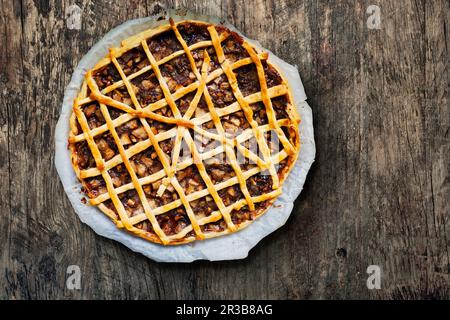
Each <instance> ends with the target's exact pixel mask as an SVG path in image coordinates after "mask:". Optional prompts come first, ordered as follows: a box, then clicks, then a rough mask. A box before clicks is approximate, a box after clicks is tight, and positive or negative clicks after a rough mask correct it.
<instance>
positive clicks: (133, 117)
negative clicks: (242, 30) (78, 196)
mask: <svg viewBox="0 0 450 320" xmlns="http://www.w3.org/2000/svg"><path fill="white" fill-rule="evenodd" d="M268 58H269V57H268V54H267V53H266V52H261V51H260V50H258V49H256V48H255V47H254V46H252V45H251V44H250V43H248V42H247V41H246V40H244V39H243V38H242V37H241V36H240V35H238V34H237V33H235V32H233V31H230V30H229V29H227V28H225V27H223V26H218V25H213V24H210V23H205V22H201V21H181V22H177V23H175V22H174V21H173V20H172V19H170V24H167V25H163V26H160V27H157V28H155V29H151V30H147V31H144V32H142V33H140V34H138V35H135V36H133V37H131V38H128V39H126V40H124V41H122V44H121V47H120V48H111V49H110V50H109V54H108V55H107V56H106V57H105V58H103V59H102V60H100V61H99V62H98V63H97V65H96V66H95V67H94V68H92V69H91V70H88V71H87V73H86V76H85V81H84V83H83V84H82V86H81V89H80V91H79V95H78V96H77V98H76V99H75V101H74V107H73V114H72V116H71V120H70V137H69V149H70V151H71V157H72V163H73V167H74V170H75V172H76V174H77V177H78V178H79V179H80V181H81V182H82V185H83V188H82V190H83V192H84V193H85V194H86V195H87V196H88V197H89V202H90V204H91V205H95V206H98V208H99V209H100V210H101V211H102V212H104V213H105V214H106V215H107V216H108V217H110V218H111V219H112V220H113V221H114V223H115V224H116V225H117V227H119V228H125V229H126V230H128V231H129V232H132V233H133V234H135V235H138V236H140V237H143V238H145V239H147V240H149V241H152V242H155V243H161V244H165V245H173V244H181V243H187V242H191V241H194V240H200V239H205V238H212V237H217V236H220V235H225V234H229V233H232V232H235V231H237V230H239V229H242V228H244V227H245V226H247V225H249V224H250V223H251V222H252V221H253V220H255V219H256V218H258V217H259V216H261V215H262V214H263V213H264V212H265V211H267V210H268V208H269V207H270V206H271V205H272V203H273V202H274V200H275V198H276V197H277V196H278V195H280V193H281V192H282V185H283V182H284V180H285V179H286V177H287V175H288V173H289V171H290V169H291V168H292V167H293V165H294V163H295V161H296V159H297V155H298V152H299V148H300V140H299V132H298V124H299V122H300V119H299V116H298V114H297V112H296V110H295V106H294V104H293V100H292V95H291V92H290V89H289V85H288V83H287V82H286V80H285V79H284V78H283V76H282V75H281V73H280V72H279V71H278V69H277V68H276V67H275V66H274V65H273V64H271V63H270V61H269V60H268Z"/></svg>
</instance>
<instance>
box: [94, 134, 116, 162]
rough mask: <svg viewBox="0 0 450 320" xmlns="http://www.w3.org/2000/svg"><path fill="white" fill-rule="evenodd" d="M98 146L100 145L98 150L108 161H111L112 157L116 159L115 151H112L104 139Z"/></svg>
mask: <svg viewBox="0 0 450 320" xmlns="http://www.w3.org/2000/svg"><path fill="white" fill-rule="evenodd" d="M97 145H98V149H99V150H100V152H101V153H102V155H103V157H104V158H105V159H106V160H109V159H111V158H112V157H114V155H115V152H114V150H112V149H111V148H110V147H109V145H108V142H106V141H105V140H104V139H100V140H99V141H98V142H97Z"/></svg>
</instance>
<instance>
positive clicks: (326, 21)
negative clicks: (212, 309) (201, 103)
mask: <svg viewBox="0 0 450 320" xmlns="http://www.w3.org/2000/svg"><path fill="white" fill-rule="evenodd" d="M74 3H76V4H77V5H78V6H79V7H80V8H81V19H82V20H81V28H77V27H78V26H77V24H76V21H75V20H73V17H72V18H71V19H69V20H67V19H66V12H67V11H68V10H69V6H70V5H73V4H74ZM370 5H378V8H379V9H380V18H381V20H380V21H379V22H380V23H379V24H377V22H378V20H377V16H376V15H377V13H378V12H377V10H378V9H376V7H370V8H369V6H370ZM163 7H166V8H170V7H176V8H189V9H191V10H196V11H198V12H200V13H205V14H212V15H216V16H218V17H220V18H223V19H227V20H228V21H229V22H230V23H232V24H234V25H235V26H236V27H237V28H239V29H240V30H241V31H242V32H243V33H245V34H246V35H248V36H249V37H250V38H254V39H259V41H260V42H261V43H262V44H263V45H264V46H265V47H266V48H268V49H270V50H272V51H273V52H275V53H276V54H277V55H278V56H280V57H281V58H283V59H285V60H286V61H287V62H289V63H292V64H296V65H298V67H299V70H300V73H301V76H302V78H303V82H304V85H305V89H306V92H307V94H308V96H309V100H308V101H309V103H310V105H311V107H312V109H313V114H314V126H315V134H316V143H317V156H316V162H315V163H314V165H313V168H312V169H311V171H310V172H309V174H308V179H307V182H306V185H305V188H304V190H303V192H302V194H301V195H300V197H299V198H298V199H297V201H296V205H295V209H294V212H293V213H292V215H291V218H290V219H289V221H288V222H287V224H286V226H284V227H283V228H281V229H280V230H278V231H277V232H275V233H273V234H272V235H270V236H269V237H267V238H266V239H265V240H263V241H262V242H261V243H260V244H258V246H257V247H256V248H255V249H253V250H252V251H251V252H250V255H249V257H248V258H247V259H245V260H242V261H229V262H217V263H210V262H206V261H201V262H195V263H192V264H184V265H181V264H162V263H155V262H152V261H150V260H148V259H146V258H144V257H143V256H141V255H139V254H135V253H133V252H131V251H130V250H128V249H127V248H126V247H124V246H122V245H121V244H119V243H116V242H114V241H111V240H108V239H105V238H102V237H101V236H98V235H97V234H95V233H94V232H93V231H92V230H91V229H90V228H89V227H87V226H86V225H84V224H82V223H81V222H80V220H79V219H78V217H77V216H76V214H75V212H74V211H73V209H72V207H71V205H70V203H69V201H68V199H67V197H66V195H65V193H64V191H63V188H62V185H61V183H60V181H59V178H58V175H57V173H56V170H55V168H54V164H53V163H54V129H55V124H56V121H57V119H58V116H59V112H60V107H61V102H62V98H63V93H64V89H65V87H66V85H67V84H68V83H69V80H70V76H71V74H72V71H73V69H74V67H75V66H76V64H77V63H78V61H79V60H80V59H81V57H82V56H83V55H84V54H85V53H86V52H87V51H88V50H89V48H90V47H91V46H92V45H93V44H94V43H96V42H97V41H98V40H99V39H100V38H101V37H102V36H103V35H104V34H105V33H106V32H107V31H108V30H110V29H111V28H113V27H114V26H116V25H118V24H120V23H122V22H124V21H127V20H129V19H133V18H137V17H145V16H148V15H151V14H155V13H160V12H162V11H163V9H162V8H163ZM73 8H75V7H71V9H73ZM449 12H450V11H449V3H448V1H445V0H442V1H438V0H435V1H425V0H420V1H406V0H403V1H380V0H374V1H361V0H359V1H295V0H292V1H270V0H267V1H224V2H218V1H216V2H212V1H206V0H205V1H194V0H191V1H160V2H159V3H153V2H151V1H147V2H145V1H142V2H140V1H123V2H120V3H114V1H105V2H102V1H87V0H86V1H73V0H70V1H69V0H67V1H56V0H55V1H50V2H49V3H48V2H47V1H31V0H30V1H27V0H23V1H20V0H14V1H11V0H2V1H1V7H0V17H1V25H0V26H1V29H2V31H1V33H0V39H1V40H0V44H1V46H0V51H1V54H0V59H1V63H0V71H1V73H0V82H1V89H0V91H1V93H0V94H1V101H2V106H1V108H0V128H1V130H0V148H1V152H0V173H1V177H2V182H3V184H2V187H1V188H0V198H1V202H0V210H1V223H0V241H1V243H2V245H1V250H0V272H1V273H2V275H1V276H0V288H1V289H0V298H4V299H8V298H9V299H51V298H64V299H66V298H67V299H70V298H82V299H88V298H100V299H104V298H118V299H122V298H127V299H138V298H144V299H160V298H161V299H166V298H172V299H205V298H208V299H212V298H216V299H223V298H229V299H235V298H239V299H247V298H263V299H266V298H274V299H283V298H289V299H305V298H332V299H346V298H393V299H398V298H449V297H450V294H449V290H450V289H449V288H450V262H449V261H450V256H449V247H450V235H449V230H450V225H449V211H450V210H449V201H448V198H449V179H450V177H449V164H450V162H449V147H450V141H449V115H450V112H449V98H448V88H449V77H448V60H449V52H448V50H449V31H448V30H449ZM75 13H76V12H75ZM374 15H375V16H374ZM74 22H75V23H74ZM69 27H70V28H72V29H69ZM69 265H78V266H79V267H80V270H81V274H82V278H81V289H80V290H69V289H68V288H67V287H66V279H67V277H68V275H67V273H66V272H67V267H68V266H69ZM369 265H377V266H379V267H380V268H381V289H379V290H376V289H375V290H369V289H368V287H367V286H366V280H367V278H368V276H369V275H368V274H367V273H366V271H367V267H368V266H369Z"/></svg>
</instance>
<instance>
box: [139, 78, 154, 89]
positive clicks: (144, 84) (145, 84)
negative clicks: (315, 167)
mask: <svg viewBox="0 0 450 320" xmlns="http://www.w3.org/2000/svg"><path fill="white" fill-rule="evenodd" d="M141 84H142V87H143V88H144V89H145V90H150V89H151V88H153V87H154V85H153V83H152V82H151V81H150V80H142V82H141Z"/></svg>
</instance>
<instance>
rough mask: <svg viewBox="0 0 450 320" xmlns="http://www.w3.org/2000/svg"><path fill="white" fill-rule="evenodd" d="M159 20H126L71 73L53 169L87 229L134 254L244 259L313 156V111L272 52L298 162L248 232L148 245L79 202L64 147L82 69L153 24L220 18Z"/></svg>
mask: <svg viewBox="0 0 450 320" xmlns="http://www.w3.org/2000/svg"><path fill="white" fill-rule="evenodd" d="M159 16H160V15H158V16H152V17H147V18H143V19H136V20H131V21H128V22H126V23H124V24H122V25H120V26H118V27H116V28H114V29H113V30H111V31H110V32H108V33H107V34H106V35H105V36H104V37H103V38H102V39H101V40H100V41H99V42H98V43H97V44H96V45H94V46H93V47H92V49H91V50H90V51H89V52H88V53H87V54H86V55H85V56H84V57H83V59H82V60H81V61H80V62H79V64H78V66H77V68H76V69H75V71H74V72H73V75H72V79H71V81H70V83H69V85H68V86H67V88H66V91H65V94H64V101H63V105H62V109H61V115H60V118H59V121H58V123H57V125H56V131H55V165H56V169H57V171H58V174H59V176H60V178H61V181H62V184H63V186H64V190H65V192H66V193H67V196H68V197H69V199H70V202H71V203H72V206H73V208H74V209H75V212H76V213H77V215H78V216H79V217H80V219H81V221H83V222H84V223H86V224H87V225H89V226H90V227H91V228H92V229H93V230H94V231H95V232H96V233H98V234H99V235H102V236H104V237H107V238H110V239H114V240H116V241H119V242H121V243H123V244H124V245H125V246H127V247H128V248H130V249H131V250H133V251H136V252H139V253H141V254H143V255H144V256H146V257H148V258H150V259H153V260H155V261H161V262H192V261H194V260H199V259H205V260H211V261H216V260H233V259H243V258H245V257H247V255H248V252H249V251H250V249H252V248H253V247H254V246H255V245H256V244H257V243H258V242H259V241H260V240H261V239H263V238H264V237H265V236H267V235H268V234H270V233H271V232H273V231H275V230H276V229H278V228H280V227H281V226H282V225H284V224H285V223H286V220H287V219H288V217H289V215H290V214H291V212H292V208H293V206H294V204H293V203H294V201H295V199H296V198H297V197H298V195H299V194H300V192H301V190H302V188H303V184H304V182H305V180H306V175H307V173H308V170H309V168H310V167H311V165H312V163H313V161H314V157H315V152H316V148H315V143H314V130H313V121H312V112H311V108H310V107H309V106H308V104H307V102H306V94H305V91H304V89H303V84H302V81H301V79H300V76H299V74H298V70H297V68H296V67H295V66H292V65H290V64H288V63H286V62H284V61H283V60H281V59H279V58H278V57H276V56H275V55H274V54H273V53H272V52H270V51H269V50H267V49H264V50H265V51H268V52H269V53H270V55H269V61H272V62H273V63H274V64H275V65H277V66H278V67H279V68H280V69H281V71H282V73H283V74H284V76H285V77H286V79H287V80H288V81H289V83H290V86H291V89H292V93H293V96H294V102H295V104H296V107H297V111H298V112H299V114H300V116H301V123H300V128H299V130H300V136H301V150H300V154H299V158H298V161H297V162H296V164H295V166H294V168H293V169H292V171H291V173H290V175H289V177H288V178H287V180H286V181H285V183H284V186H283V193H282V194H281V195H280V196H279V197H278V199H277V200H276V201H275V203H274V205H273V206H272V207H271V208H270V209H269V210H268V211H267V212H266V213H265V214H264V215H263V216H262V217H260V218H258V219H257V220H255V221H254V222H253V223H251V224H250V225H249V226H248V227H247V228H245V229H243V230H241V231H238V232H236V233H233V234H230V235H226V236H221V237H218V238H213V239H207V240H205V241H195V242H193V243H190V244H186V245H178V246H161V245H157V244H154V243H151V242H149V241H146V240H143V239H140V238H138V237H136V236H133V235H132V234H129V233H127V232H126V231H124V230H120V229H118V228H117V227H116V226H115V225H114V223H113V222H112V221H111V220H110V219H109V218H108V217H106V216H105V215H104V214H103V213H102V212H101V211H100V210H99V209H97V207H93V206H89V205H87V204H83V203H82V202H81V199H82V198H83V194H82V193H81V191H80V188H81V184H80V183H79V181H78V179H77V177H76V175H75V172H74V170H73V168H72V165H71V160H70V153H69V150H68V149H67V139H68V137H69V118H70V114H71V112H72V103H73V100H74V98H75V97H76V95H77V93H78V90H79V88H80V86H81V83H82V82H83V77H84V74H85V73H86V71H87V70H88V69H90V68H92V67H93V66H94V65H95V64H96V62H97V61H98V60H99V59H101V58H103V57H104V56H105V55H106V54H107V52H108V48H110V47H113V46H114V47H118V46H119V45H120V42H121V40H123V39H125V38H128V37H130V36H132V35H134V34H136V33H139V32H141V31H144V30H146V29H149V28H152V27H155V26H157V25H161V24H166V23H168V20H167V19H168V17H169V16H170V17H172V18H173V19H174V20H175V21H179V20H184V19H194V20H202V21H208V22H212V23H215V24H220V21H219V19H217V18H214V17H209V16H203V15H198V14H194V13H189V12H187V13H183V15H182V16H179V15H177V12H175V11H171V10H169V11H166V13H165V17H166V20H162V21H157V18H158V17H159ZM224 25H225V26H226V27H228V28H230V29H231V30H234V31H236V32H239V31H238V30H236V28H234V27H233V26H232V25H230V24H227V23H225V24H224ZM246 39H247V40H248V41H250V42H251V43H253V44H254V45H255V46H256V47H259V48H262V47H261V45H260V44H259V43H258V42H257V41H254V40H250V39H248V38H246Z"/></svg>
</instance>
